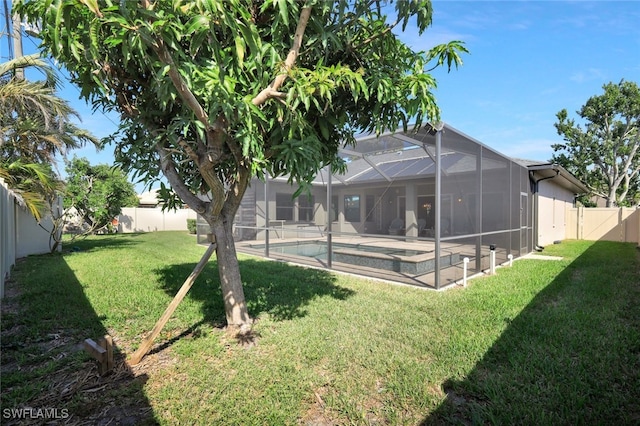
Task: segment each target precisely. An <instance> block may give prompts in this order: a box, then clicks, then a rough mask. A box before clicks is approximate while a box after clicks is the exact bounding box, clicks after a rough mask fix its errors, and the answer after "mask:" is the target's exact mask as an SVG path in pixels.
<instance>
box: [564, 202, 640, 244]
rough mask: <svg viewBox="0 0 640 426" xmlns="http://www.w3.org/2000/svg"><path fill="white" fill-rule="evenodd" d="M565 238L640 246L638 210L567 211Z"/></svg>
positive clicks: (583, 209) (639, 216)
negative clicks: (619, 242)
mask: <svg viewBox="0 0 640 426" xmlns="http://www.w3.org/2000/svg"><path fill="white" fill-rule="evenodd" d="M566 221H567V226H566V238H568V239H577V240H591V241H595V240H607V241H621V242H630V243H636V244H640V209H636V208H627V207H620V208H618V207H611V208H600V207H578V208H570V209H567V217H566Z"/></svg>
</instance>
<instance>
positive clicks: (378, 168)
mask: <svg viewBox="0 0 640 426" xmlns="http://www.w3.org/2000/svg"><path fill="white" fill-rule="evenodd" d="M443 130H444V132H443V143H442V150H441V159H442V161H441V164H440V166H441V170H442V173H443V174H445V175H450V174H458V173H470V172H475V171H476V168H477V167H478V163H477V161H476V158H477V156H478V154H479V153H480V150H482V152H483V159H482V169H483V170H497V169H502V168H507V165H508V163H509V162H510V161H512V160H511V159H509V158H508V157H506V156H504V155H502V154H500V153H498V152H497V151H495V150H493V149H491V148H489V147H487V146H486V145H483V144H482V143H481V142H479V141H477V140H475V139H473V138H471V137H469V136H467V135H465V134H464V133H462V132H460V131H458V130H456V129H454V128H453V127H451V126H448V125H447V124H444V125H443ZM340 154H341V156H342V158H343V159H344V160H345V161H346V162H347V171H346V173H345V174H344V175H336V174H333V175H332V178H333V179H332V180H333V182H334V184H335V185H340V184H344V185H349V184H352V183H365V182H376V181H377V182H392V181H394V180H407V179H417V178H424V177H429V176H434V175H435V170H436V167H435V157H436V153H435V132H434V131H433V130H432V128H431V126H428V125H427V126H425V127H422V128H421V129H420V130H419V131H418V132H402V131H401V130H398V131H396V132H388V133H385V134H382V135H380V136H375V135H363V136H360V137H357V138H356V145H355V146H344V147H343V148H342V149H341V150H340ZM328 178H329V169H328V168H324V169H322V170H321V171H320V173H318V175H317V176H316V179H315V181H314V184H316V185H325V184H326V183H327V182H328ZM280 179H286V176H285V177H281V178H280Z"/></svg>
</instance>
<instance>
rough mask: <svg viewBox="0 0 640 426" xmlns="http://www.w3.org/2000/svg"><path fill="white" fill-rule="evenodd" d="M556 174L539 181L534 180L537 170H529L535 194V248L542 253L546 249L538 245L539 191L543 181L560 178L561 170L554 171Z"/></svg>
mask: <svg viewBox="0 0 640 426" xmlns="http://www.w3.org/2000/svg"><path fill="white" fill-rule="evenodd" d="M553 170H554V171H555V172H556V174H555V175H554V176H547V177H543V178H540V179H538V180H535V179H534V178H533V174H534V172H535V170H529V181H530V182H531V186H532V192H533V234H534V241H533V248H534V249H535V250H536V251H542V249H543V248H544V247H542V246H540V245H538V218H539V216H540V215H539V211H538V210H539V209H538V206H539V200H538V191H539V189H540V185H539V184H540V182H542V181H543V180H547V179H553V178H555V177H558V175H559V174H560V169H553Z"/></svg>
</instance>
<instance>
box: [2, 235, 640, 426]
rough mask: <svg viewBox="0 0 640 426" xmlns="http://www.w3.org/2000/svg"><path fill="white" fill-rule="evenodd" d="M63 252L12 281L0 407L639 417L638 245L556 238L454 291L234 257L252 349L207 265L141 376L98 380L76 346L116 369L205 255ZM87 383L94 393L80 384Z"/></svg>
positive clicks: (187, 246)
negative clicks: (230, 326) (105, 350)
mask: <svg viewBox="0 0 640 426" xmlns="http://www.w3.org/2000/svg"><path fill="white" fill-rule="evenodd" d="M72 248H73V251H67V252H65V253H64V254H63V255H51V256H35V257H29V258H27V259H25V260H24V261H22V262H20V263H19V264H18V265H17V266H16V268H15V270H14V273H13V280H14V281H15V282H14V283H10V285H9V287H10V288H15V289H16V291H15V292H13V291H10V292H9V295H8V296H7V298H6V300H5V301H4V302H3V313H2V408H14V407H23V406H31V407H38V404H40V406H42V407H51V406H55V407H58V408H67V409H68V410H69V412H70V413H71V420H77V421H78V422H80V421H87V420H96V419H98V418H99V416H102V417H103V418H104V416H105V415H106V416H111V417H112V418H114V419H116V420H118V419H119V421H121V422H124V421H123V420H122V419H126V418H127V416H129V418H130V417H131V416H134V417H133V418H134V420H135V422H136V423H142V422H147V423H160V424H208V425H210V424H225V425H226V424H238V425H252V424H269V425H271V424H312V425H324V424H326V425H333V424H469V423H497V424H512V423H520V424H612V423H615V424H624V423H626V424H630V423H638V422H640V403H639V402H638V401H640V385H639V383H640V255H639V251H638V250H637V249H636V248H635V247H634V245H631V244H623V243H612V242H584V241H571V242H564V243H562V244H559V245H553V246H550V247H547V248H546V249H545V251H544V254H551V255H557V256H562V257H563V260H561V261H541V260H518V261H517V262H515V263H514V266H513V267H511V268H500V269H498V274H497V275H495V276H492V277H483V278H478V279H474V280H472V281H470V285H469V286H468V287H467V288H466V289H462V288H455V289H452V290H449V291H446V292H429V291H423V290H419V289H415V288H409V287H401V286H394V285H388V284H383V283H379V282H374V281H368V280H366V279H358V278H353V277H347V276H343V275H334V274H331V273H329V272H327V271H319V270H311V269H303V268H299V267H295V266H290V265H286V264H283V263H279V262H270V261H263V260H260V259H256V258H251V257H248V256H242V255H241V258H240V260H241V271H242V277H243V282H244V285H245V293H246V296H247V301H248V304H249V310H250V312H251V314H252V316H253V317H255V318H257V322H256V324H255V326H254V331H255V334H256V336H257V339H256V341H255V342H253V343H252V344H244V345H243V344H239V343H238V342H237V341H236V340H235V339H234V336H232V335H230V334H228V333H227V332H226V331H225V330H224V328H223V327H222V325H223V321H224V312H223V307H222V300H221V295H220V288H219V280H218V277H217V269H216V262H215V261H212V262H210V264H209V265H208V266H207V268H206V269H205V270H204V272H203V273H202V275H201V276H200V278H198V280H197V281H196V283H195V285H194V287H193V288H192V289H191V291H190V293H189V294H188V296H187V297H186V298H185V300H184V301H183V302H182V304H181V305H180V306H179V308H178V309H177V311H176V313H175V314H174V316H173V318H172V319H171V320H170V321H169V323H168V324H167V326H166V327H165V330H164V331H163V333H162V334H161V336H160V337H159V342H158V345H157V346H156V349H154V351H152V353H151V354H150V355H148V356H147V357H146V358H145V360H144V361H143V363H142V364H141V365H140V366H139V367H136V368H127V367H126V366H124V364H121V366H120V367H119V368H118V369H117V372H115V373H113V374H112V375H110V376H105V377H102V378H99V377H96V376H95V366H94V364H93V361H92V360H90V359H89V358H88V356H87V355H85V354H84V352H82V351H78V350H73V348H74V347H75V346H74V345H76V344H77V343H78V342H81V341H82V340H83V339H85V338H87V337H92V338H96V337H99V336H100V335H101V334H103V333H106V332H109V333H110V334H111V335H113V336H114V339H115V342H116V344H117V350H118V351H119V353H120V354H121V355H120V356H121V357H124V356H125V355H126V354H131V353H132V352H133V351H134V350H135V349H136V348H137V346H138V345H139V343H140V341H141V339H142V337H143V336H144V335H145V334H146V333H148V332H149V331H150V330H151V328H152V327H153V325H154V324H155V322H156V321H157V319H158V318H159V316H160V315H161V314H162V312H163V311H164V309H165V307H166V306H167V304H168V303H169V302H170V301H171V299H172V297H173V295H174V294H175V292H176V291H177V290H178V288H179V287H180V286H181V284H182V282H183V281H184V279H185V278H186V277H187V276H188V275H189V273H190V272H191V270H192V269H193V267H194V266H195V263H197V261H198V260H199V258H200V256H201V255H202V253H203V252H204V248H202V247H198V246H196V245H195V244H194V239H193V237H192V236H189V235H187V234H186V233H172V232H164V233H149V234H125V235H111V236H97V237H92V238H89V239H87V240H84V241H80V242H75V243H74V247H66V249H67V250H69V249H72ZM87 371H89V372H92V374H93V376H92V377H91V380H88V379H87V380H85V381H84V382H83V383H84V384H83V385H82V386H79V385H74V384H73V383H79V382H82V380H78V377H79V376H82V374H85V375H86V372H87ZM82 377H84V376H82ZM74 380H75V382H74ZM69 383H72V385H69ZM65 386H66V388H69V387H71V389H72V390H71V391H69V392H67V393H66V394H65V393H63V392H62V391H60V389H64V388H65ZM74 386H75V388H74ZM101 387H103V388H101ZM95 389H102V390H100V391H99V392H98V391H95ZM98 394H99V395H98ZM98 396H99V397H98ZM47 398H49V399H47ZM51 398H53V399H51ZM43 404H44V405H43ZM46 404H48V405H46ZM105 406H106V407H107V408H105ZM117 407H120V408H119V409H118V408H117ZM105 413H106V414H105ZM132 413H133V414H132Z"/></svg>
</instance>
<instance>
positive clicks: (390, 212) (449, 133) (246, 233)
mask: <svg viewBox="0 0 640 426" xmlns="http://www.w3.org/2000/svg"><path fill="white" fill-rule="evenodd" d="M341 155H342V156H343V158H344V159H345V161H346V162H347V166H348V170H347V172H346V173H345V174H344V175H338V174H332V173H331V171H330V170H328V169H324V170H322V171H321V173H319V174H318V175H317V176H316V178H315V180H314V182H313V185H312V189H311V191H310V193H308V194H302V195H300V196H298V197H295V198H294V197H293V194H294V192H295V191H296V190H297V187H292V186H291V185H289V184H288V183H287V180H286V178H275V179H267V180H266V181H265V182H263V181H259V180H254V181H252V183H251V186H250V188H248V189H247V192H246V195H245V197H244V199H243V201H242V205H241V207H240V209H239V211H238V214H237V216H236V220H235V228H234V235H235V241H236V248H237V250H238V251H239V252H245V253H249V254H254V255H259V256H264V257H268V258H272V259H278V260H284V261H288V262H294V263H298V264H304V265H309V266H316V267H324V268H329V269H333V270H337V271H343V272H348V273H353V274H359V275H363V276H367V277H373V278H379V279H384V280H389V281H395V282H401V283H406V284H413V285H417V286H423V287H430V288H435V289H440V288H443V287H446V286H448V285H450V284H453V283H455V282H459V281H461V280H462V278H463V269H464V267H465V266H466V268H467V270H468V272H467V273H468V274H469V275H471V274H474V273H477V272H481V271H484V270H487V269H489V267H490V264H489V262H490V253H491V250H492V249H493V250H494V253H495V258H496V262H497V263H503V262H506V261H507V260H508V259H509V257H511V256H509V255H512V256H513V257H518V256H522V255H524V254H526V253H529V252H530V251H531V250H532V248H533V247H532V245H533V214H532V204H533V203H532V202H531V198H532V197H531V191H530V185H529V177H528V172H527V169H526V168H525V167H523V166H521V165H519V164H517V163H515V162H514V161H512V160H511V159H509V158H507V157H505V156H503V155H501V154H500V153H498V152H496V151H494V150H492V149H490V148H488V147H487V146H485V145H483V144H482V143H480V142H478V141H476V140H474V139H472V138H470V137H469V136H466V135H464V134H463V133H461V132H459V131H457V130H455V129H453V128H451V127H449V126H448V125H444V126H443V127H442V129H440V130H439V131H437V130H435V129H433V128H432V127H430V126H427V127H423V128H422V129H421V130H419V131H418V132H416V133H411V132H409V133H403V132H401V131H399V132H395V133H388V134H384V135H382V136H380V137H375V136H366V137H361V138H359V139H358V142H357V144H356V146H355V147H345V148H344V149H343V150H342V151H341ZM199 229H206V225H205V224H204V223H202V224H200V226H199ZM199 232H200V231H199ZM205 232H206V231H205ZM203 233H204V232H203ZM199 239H201V240H205V239H206V237H205V236H204V235H202V236H199Z"/></svg>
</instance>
